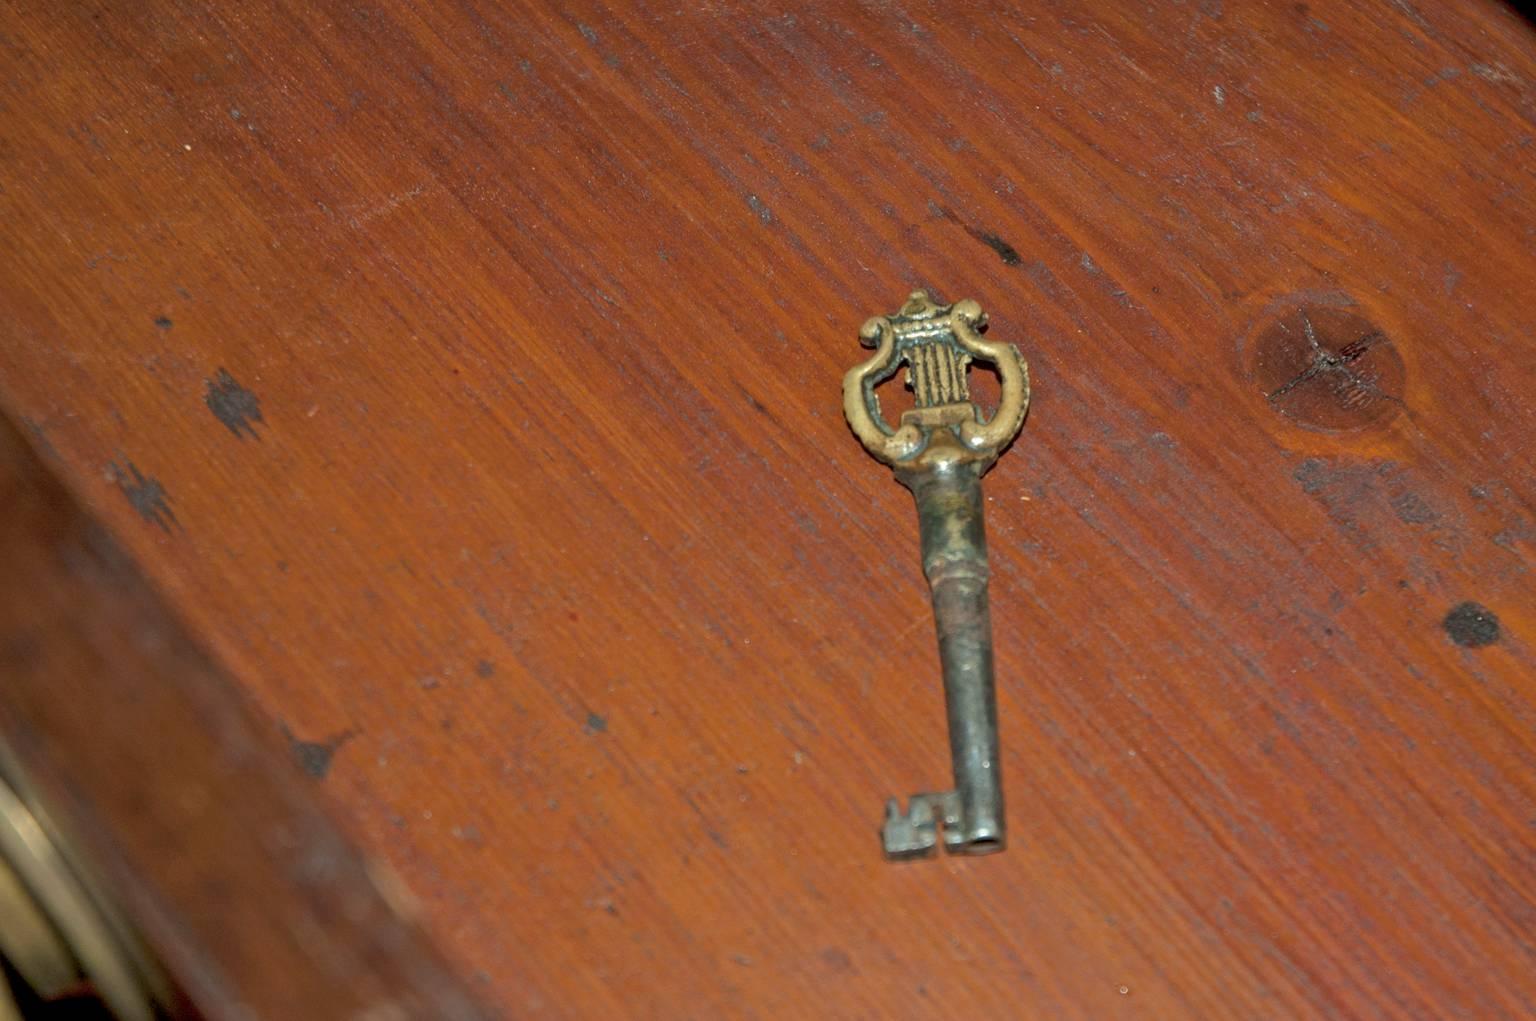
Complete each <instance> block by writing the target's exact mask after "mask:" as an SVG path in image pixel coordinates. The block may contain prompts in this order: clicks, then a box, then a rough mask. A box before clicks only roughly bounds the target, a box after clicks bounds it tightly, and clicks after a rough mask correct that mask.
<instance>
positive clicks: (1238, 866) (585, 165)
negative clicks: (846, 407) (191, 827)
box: [0, 0, 1536, 1019]
mask: <svg viewBox="0 0 1536 1021" xmlns="http://www.w3.org/2000/svg"><path fill="white" fill-rule="evenodd" d="M0 53H3V57H0V225H3V233H4V237H5V239H6V244H5V246H4V248H3V250H0V331H3V334H0V335H3V344H0V390H3V398H0V399H3V402H4V404H5V406H6V408H7V409H8V410H9V411H10V412H11V413H12V414H14V415H15V416H17V417H18V418H19V419H21V420H24V421H25V422H26V423H27V427H28V428H29V429H30V430H31V432H32V435H33V440H34V442H35V444H36V445H37V446H38V448H39V449H40V450H42V451H43V452H44V454H45V457H46V458H47V459H48V461H49V463H50V464H51V466H52V467H53V469H54V470H55V471H57V472H59V473H60V474H61V475H62V476H63V477H64V478H65V479H67V480H68V481H69V483H70V485H71V486H72V487H73V488H74V490H75V491H76V492H77V493H79V494H80V496H81V498H82V499H83V500H84V501H85V502H86V503H87V504H88V505H89V506H90V507H91V508H92V509H93V510H94V511H95V512H96V513H99V514H100V515H101V516H102V518H103V520H104V521H106V522H107V524H108V525H109V527H110V528H111V529H112V531H113V532H114V533H115V534H116V535H117V536H118V537H119V539H120V541H121V542H122V543H123V544H124V546H125V547H126V548H127V549H128V550H129V551H130V552H131V553H132V554H133V555H134V556H135V557H136V558H137V559H138V561H139V562H140V563H142V565H143V566H144V569H145V570H146V571H147V572H148V574H149V575H150V576H151V577H152V578H153V580H154V582H155V584H156V585H158V586H159V587H160V588H161V590H162V591H163V592H164V593H165V595H166V597H167V598H168V599H169V600H170V601H171V602H172V603H173V604H174V606H175V607H176V608H177V610H178V612H180V613H181V614H183V615H184V617H185V619H186V621H187V622H188V624H189V626H190V627H191V628H192V629H193V630H194V631H195V633H196V634H197V635H198V636H199V638H200V639H201V640H203V641H205V642H207V643H208V644H209V645H210V646H211V648H213V649H214V651H215V652H216V653H217V655H218V656H219V658H220V659H221V661H222V662H223V663H224V664H225V665H226V666H227V667H228V669H229V670H231V671H232V672H233V674H234V675H235V676H236V677H237V678H238V680H239V682H240V684H241V685H242V687H243V689H244V690H245V691H246V692H247V693H248V695H249V697H250V698H251V699H252V701H253V702H254V703H255V704H256V705H257V706H258V707H259V708H260V710H261V711H262V712H264V713H265V714H266V715H268V716H269V717H271V718H272V720H273V721H274V723H273V725H274V727H281V728H284V729H285V730H286V732H287V733H288V734H289V735H291V741H292V746H293V750H294V753H295V755H296V756H297V757H298V758H299V761H300V762H301V764H302V765H304V766H305V767H306V768H307V769H308V770H309V772H310V773H311V774H312V775H313V777H314V782H315V784H316V785H317V786H318V787H319V788H320V789H321V791H322V792H323V795H324V796H325V797H326V798H328V799H330V802H331V804H333V805H334V806H335V811H336V813H337V817H338V819H339V820H340V822H341V823H342V825H343V826H344V828H345V829H346V830H347V831H348V832H349V833H350V834H351V835H352V836H353V837H354V838H355V839H356V840H357V841H359V842H360V844H361V845H362V846H363V847H364V848H365V849H366V850H367V851H368V852H369V853H370V854H373V855H375V856H377V857H379V858H381V859H383V860H385V861H387V862H388V863H389V864H390V865H392V866H393V867H394V868H395V869H396V870H397V871H398V872H399V873H400V875H401V876H402V877H403V878H404V880H405V882H406V883H407V884H408V885H409V887H410V888H411V889H412V890H413V891H414V893H415V894H416V896H417V897H418V898H419V899H420V900H421V902H422V905H423V911H424V923H425V924H426V926H427V927H428V928H429V930H430V931H431V932H432V934H433V935H434V937H435V938H436V940H437V941H438V942H439V943H440V944H441V946H442V947H443V949H444V951H445V952H446V954H447V956H448V957H449V958H450V960H451V962H452V963H453V965H454V966H455V967H457V968H458V969H459V970H460V971H461V972H462V973H463V974H465V975H466V976H469V977H470V979H471V981H472V982H473V983H474V984H475V987H476V988H477V990H478V991H479V992H481V993H483V995H484V996H485V997H486V998H487V999H488V1000H489V1001H490V1002H492V1003H493V1004H496V1005H499V1006H500V1007H501V1008H502V1009H504V1011H505V1012H506V1013H507V1014H508V1015H510V1016H530V1017H551V1018H611V1017H635V1018H786V1017H808V1018H811V1017H814V1018H821V1017H836V1018H896V1017H923V1018H937V1017H972V1018H975V1017H984V1018H1001V1017H1021V1018H1035V1017H1040V1018H1046V1017H1049V1018H1094V1019H1099V1018H1111V1017H1138V1018H1312V1017H1365V1018H1375V1017H1383V1018H1457V1017H1465V1018H1478V1019H1482V1018H1517V1017H1529V1016H1531V1015H1532V1014H1536V950H1533V946H1536V853H1533V847H1536V843H1533V825H1536V770H1533V766H1536V738H1533V732H1532V727H1533V724H1536V663H1533V660H1536V657H1533V655H1532V650H1531V644H1530V643H1531V636H1532V635H1533V633H1536V631H1533V628H1536V581H1533V578H1532V575H1531V571H1530V566H1531V549H1532V543H1533V541H1536V511H1533V504H1536V477H1533V454H1536V444H1533V439H1532V437H1533V434H1536V340H1533V335H1536V334H1533V331H1536V303H1533V302H1532V301H1531V298H1530V294H1531V277H1532V274H1531V265H1532V262H1531V258H1532V245H1533V238H1536V202H1533V193H1532V186H1531V177H1532V169H1533V163H1532V153H1533V149H1532V140H1533V137H1536V126H1533V113H1536V105H1533V104H1536V88H1533V83H1536V37H1533V34H1532V28H1531V26H1530V25H1529V24H1527V23H1526V22H1525V21H1524V20H1522V18H1521V17H1520V16H1519V15H1517V14H1516V13H1514V12H1512V11H1511V10H1510V9H1508V8H1505V7H1503V6H1501V5H1499V4H1496V3H1492V2H1487V0H1483V2H1465V3H1457V4H1422V5H1414V4H1412V3H1409V2H1407V0H1397V2H1384V3H1363V2H1361V3H1352V2H1339V3H1335V4H1321V3H1314V4H1312V5H1310V6H1308V5H1307V4H1299V3H1257V2H1255V3H1235V2H1228V3H1220V2H1215V0H1201V2H1185V3H1175V2H1159V3H1150V4H1099V3H1087V2H1084V3H1077V4H1067V3H1046V4H1038V5H1033V4H1031V5H1026V4H1017V5H1004V4H971V3H951V4H942V5H941V4H922V3H914V4H910V5H905V6H903V5H897V4H888V3H875V2H871V3H868V4H862V5H853V4H846V5H845V4H834V5H820V4H818V5H798V6H795V7H792V8H788V9H786V8H784V7H779V6H773V7H770V6H758V5H734V4H716V3H686V4H684V3H679V4H659V5H625V4H614V5H610V6H601V5H598V4H589V3H579V4H571V5H560V6H559V7H558V9H557V8H555V7H553V6H551V7H541V6H535V5H524V4H516V3H508V4H492V3H483V2H468V0H466V2H454V3H446V4H438V5H418V4H409V3H340V2H337V3H321V4H299V3H255V4H249V3H247V4H236V3H229V4H214V5H205V4H198V3H179V4H178V3H171V2H153V3H135V4H118V5H104V4H94V3H82V4H78V5H40V4H38V5H33V4H25V3H21V4H14V5H11V6H9V7H7V9H6V12H5V14H4V17H3V21H0ZM920 285H921V286H927V287H930V288H932V289H934V290H936V291H937V292H938V293H940V294H941V295H943V296H944V297H945V298H948V299H951V300H952V299H955V298H961V297H974V298H977V299H978V300H979V301H980V302H981V303H982V304H983V306H984V307H985V308H986V309H987V310H988V311H989V312H990V313H991V317H992V325H991V329H990V332H989V336H990V337H992V338H993V339H1007V340H1009V341H1011V342H1013V343H1016V344H1017V345H1018V346H1019V347H1020V349H1021V350H1022V351H1023V353H1024V354H1025V356H1026V357H1027V358H1028V359H1029V362H1030V366H1031V370H1032V375H1033V378H1034V384H1035V397H1034V404H1033V408H1032V410H1031V415H1030V420H1029V422H1028V424H1027V425H1026V428H1025V431H1024V435H1023V436H1022V438H1021V439H1020V440H1019V441H1018V442H1017V443H1016V444H1015V446H1014V448H1013V449H1012V450H1011V451H1010V452H1009V453H1008V454H1006V455H1005V456H1004V457H1003V459H1002V460H1001V461H1000V462H999V464H998V466H997V467H996V468H995V469H994V470H993V471H992V473H991V474H990V475H989V476H988V477H987V480H986V486H987V493H988V504H987V510H988V515H989V530H990V538H991V542H992V562H993V580H992V603H993V618H994V626H995V629H996V641H997V663H998V683H999V702H1000V706H999V708H1000V718H1001V731H1002V743H1003V770H1004V785H1005V790H1006V793H1007V796H1008V805H1009V810H1010V836H1011V846H1010V847H1009V848H1008V850H1007V851H1006V852H1005V853H1003V854H1000V855H995V856H991V857H987V858H981V859H974V860H952V859H947V860H938V861H931V862H925V863H920V864H913V865H903V866H892V865H888V864H886V863H884V862H883V861H882V860H881V858H880V855H879V844H878V837H877V826H878V823H879V819H880V812H881V806H882V802H883V800H884V798H885V797H887V796H888V795H893V794H901V795H905V794H907V793H910V792H913V791H919V790H926V789H932V788H934V787H936V786H939V785H941V784H944V783H946V782H947V775H946V772H947V753H946V749H945V743H944V741H945V738H944V729H943V715H942V700H941V696H940V691H939V684H938V667H937V653H936V649H935V644H934V639H933V635H932V624H931V618H930V614H929V610H928V607H927V602H926V593H925V591H924V589H923V585H922V580H921V576H920V572H919V568H918V562H917V546H916V523H915V516H914V514H913V510H912V507H911V505H910V499H909V497H908V496H907V494H906V493H905V492H904V491H903V490H902V489H901V487H900V486H899V485H897V484H896V483H895V482H894V481H893V480H892V478H891V477H890V473H889V472H888V471H887V470H886V469H884V468H882V467H881V466H879V465H878V464H876V463H875V462H874V461H873V460H871V459H870V458H869V457H867V456H866V455H865V454H864V453H863V451H862V450H861V449H860V448H859V446H858V444H857V442H855V441H854V440H853V438H852V437H851V436H850V435H849V434H848V432H847V430H846V428H845V426H844V424H843V422H842V419H841V415H840V408H839V392H838V387H839V380H840V377H841V374H842V372H843V370H844V369H845V368H846V367H848V366H849V365H851V364H853V362H854V361H856V360H857V359H859V358H861V357H863V353H862V352H861V351H860V349H859V348H858V345H857V341H856V333H857V330H858V327H859V324H860V323H861V322H862V321H863V319H864V318H865V317H867V316H869V315H872V314H876V313H881V312H888V311H891V310H893V309H894V308H895V307H896V306H897V305H899V304H900V302H901V301H902V300H903V298H904V297H905V294H906V292H907V290H908V289H909V288H911V287H915V286H920ZM1495 619H1496V620H1495ZM212 810H214V809H213V808H210V811H212ZM229 810H231V811H236V810H238V806H231V807H230V809H229Z"/></svg>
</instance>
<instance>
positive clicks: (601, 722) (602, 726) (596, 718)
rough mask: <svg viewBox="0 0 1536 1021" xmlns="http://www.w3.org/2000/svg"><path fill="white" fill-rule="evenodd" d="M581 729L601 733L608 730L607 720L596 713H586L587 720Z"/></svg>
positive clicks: (590, 732) (591, 732)
mask: <svg viewBox="0 0 1536 1021" xmlns="http://www.w3.org/2000/svg"><path fill="white" fill-rule="evenodd" d="M581 729H582V730H585V731H586V732H587V733H588V734H602V733H604V732H606V731H607V730H608V721H607V719H605V718H604V717H602V716H600V715H598V714H597V713H588V714H587V722H586V723H585V724H584V725H583V726H582V728H581Z"/></svg>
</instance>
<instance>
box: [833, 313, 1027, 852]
mask: <svg viewBox="0 0 1536 1021" xmlns="http://www.w3.org/2000/svg"><path fill="white" fill-rule="evenodd" d="M985 324H986V315H985V313H983V312H982V310H981V306H980V305H978V304H977V303H976V302H974V301H959V302H956V303H955V304H953V305H940V304H937V303H936V302H934V300H933V299H932V298H930V297H929V296H928V293H927V292H926V291H913V292H912V295H911V297H909V298H908V299H907V303H906V304H905V305H903V306H901V309H900V310H899V311H898V312H896V313H895V314H894V315H888V316H876V317H875V318H873V319H871V320H869V321H868V322H866V323H865V324H864V327H863V329H861V330H860V331H859V338H860V340H862V341H863V343H864V344H865V346H867V347H873V348H875V353H874V356H873V357H871V358H870V359H869V360H868V361H866V362H864V363H863V364H861V365H856V366H854V367H853V368H852V369H850V370H848V374H847V375H846V376H844V377H843V414H844V415H846V416H847V418H848V425H849V426H850V427H851V428H852V429H853V432H854V435H855V436H857V437H858V438H859V442H861V443H863V444H864V448H865V449H866V450H868V451H869V452H870V453H871V454H873V455H874V456H875V457H877V458H879V459H880V460H881V461H883V462H885V463H886V464H888V465H890V466H891V467H892V468H893V469H895V472H896V478H897V479H899V480H900V481H901V483H902V484H903V485H905V486H906V487H907V488H908V489H910V490H911V491H912V496H913V498H914V499H915V500H916V501H917V520H918V530H919V533H920V535H921V539H922V550H923V573H924V575H926V576H927V578H928V585H929V587H930V589H931V590H932V598H933V617H934V623H935V624H936V625H937V627H938V632H939V658H940V660H941V662H942V664H943V668H944V703H945V708H946V711H947V715H948V717H949V751H950V759H951V761H952V763H953V766H954V773H955V789H954V790H950V791H944V792H942V793H935V794H915V795H913V796H912V799H911V804H910V806H909V808H908V811H907V812H906V814H902V811H901V804H900V802H899V801H898V800H897V799H895V798H892V799H891V800H890V801H889V802H888V803H887V805H886V810H885V826H884V829H883V832H882V838H883V840H884V843H885V853H886V855H887V856H889V857H891V858H912V857H918V856H922V855H926V854H927V853H929V852H931V851H932V850H933V848H934V847H935V846H936V844H937V843H938V829H939V826H940V824H942V826H943V831H944V847H945V849H946V850H948V851H949V852H951V853H956V854H959V853H964V854H986V853H987V852H989V851H1000V850H1002V848H1003V843H1004V839H1005V830H1004V822H1003V789H1002V777H1001V775H1000V763H999V762H998V750H997V696H996V693H995V691H994V688H993V680H992V619H991V616H990V613H989V611H988V608H987V575H988V569H987V537H986V531H985V528H984V526H983V521H982V503H981V476H982V474H983V473H984V472H985V471H986V470H987V469H988V468H990V467H991V466H992V462H993V461H995V460H997V456H998V454H1000V453H1001V452H1002V450H1003V448H1004V447H1006V446H1007V445H1008V444H1009V443H1010V442H1012V440H1013V438H1014V437H1015V436H1017V435H1018V433H1019V428H1020V427H1021V426H1022V425H1023V424H1024V412H1025V410H1026V409H1027V408H1028V406H1029V368H1028V366H1026V365H1025V363H1024V359H1023V358H1022V357H1020V355H1019V352H1018V350H1017V349H1016V348H1015V347H1014V346H1013V345H1012V344H1004V343H994V342H991V341H987V340H984V339H982V337H981V335H980V334H979V333H978V331H979V330H980V329H981V328H982V327H983V326H984V325H985ZM972 361H980V362H986V363H989V364H991V365H993V366H995V367H996V368H997V372H998V375H999V376H1000V377H1001V379H1002V396H1001V398H1000V400H999V401H998V406H997V410H996V411H995V412H993V414H992V416H991V417H990V418H985V417H983V412H982V409H981V408H979V407H977V406H976V405H975V404H974V403H972V401H971V399H970V388H969V386H968V385H967V382H966V370H967V369H968V367H969V366H970V364H971V362H972ZM902 363H905V364H906V366H907V385H908V386H909V387H911V389H912V394H913V399H914V403H915V405H916V406H915V407H914V408H912V410H910V411H907V412H904V413H903V414H902V416H901V422H900V424H899V425H898V426H896V427H895V428H892V426H891V425H890V424H889V423H888V422H886V421H885V419H884V418H882V417H881V414H880V400H879V398H878V397H877V396H876V395H875V387H876V386H878V385H879V384H880V383H882V382H884V381H885V380H887V379H889V378H891V376H893V375H895V373H896V370H897V369H898V368H899V367H900V366H901V365H902Z"/></svg>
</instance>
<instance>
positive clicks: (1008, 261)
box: [965, 226, 1024, 266]
mask: <svg viewBox="0 0 1536 1021" xmlns="http://www.w3.org/2000/svg"><path fill="white" fill-rule="evenodd" d="M965 232H966V233H967V234H969V235H970V236H971V237H973V238H975V239H976V240H977V241H980V242H981V243H982V244H984V245H986V246H987V247H988V248H990V249H992V250H993V251H994V252H996V253H997V257H998V258H999V259H1002V260H1003V265H1005V266H1017V265H1019V264H1021V263H1022V262H1023V261H1024V259H1023V257H1022V256H1021V255H1019V250H1018V249H1017V248H1015V247H1013V246H1012V245H1010V244H1009V243H1008V242H1006V241H1004V240H1003V239H1002V238H1000V237H998V236H997V235H996V234H989V233H988V232H986V231H984V230H977V229H976V228H975V227H971V226H966V228H965Z"/></svg>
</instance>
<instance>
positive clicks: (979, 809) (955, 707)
mask: <svg viewBox="0 0 1536 1021" xmlns="http://www.w3.org/2000/svg"><path fill="white" fill-rule="evenodd" d="M980 468H981V466H979V465H977V464H975V463H970V464H956V465H943V466H938V467H934V468H931V469H929V470H927V471H919V472H913V473H906V472H898V473H897V477H898V478H899V479H900V480H901V481H902V483H903V484H904V485H906V486H907V488H908V489H910V490H911V491H912V496H913V498H914V499H915V500H916V501H917V516H918V527H919V529H920V531H921V534H922V552H923V574H924V575H925V576H927V578H928V585H929V588H930V589H931V590H932V596H933V619H934V624H935V626H936V627H937V629H938V636H939V659H940V661H941V663H942V665H943V670H944V704H945V709H946V712H947V714H948V717H949V753H950V759H951V761H952V763H953V765H954V772H955V793H956V794H958V795H959V805H958V809H959V825H958V826H954V825H953V824H948V825H947V828H946V831H945V843H946V845H948V846H949V848H950V849H951V850H952V851H959V850H964V851H966V852H968V853H972V854H984V853H986V852H988V851H996V850H1001V849H1002V846H1003V842H1004V837H1005V828H1004V826H1005V824H1004V819H1003V787H1002V773H1001V770H1000V769H999V768H998V744H997V695H996V692H995V690H994V685H993V678H992V616H991V613H990V611H989V609H988V606H987V577H988V567H987V534H986V525H985V521H984V518H983V511H982V499H981V470H980ZM956 831H957V832H956Z"/></svg>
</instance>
